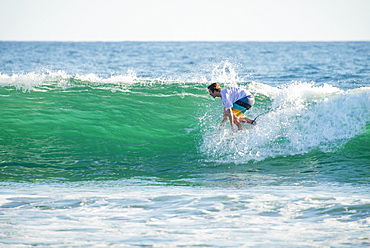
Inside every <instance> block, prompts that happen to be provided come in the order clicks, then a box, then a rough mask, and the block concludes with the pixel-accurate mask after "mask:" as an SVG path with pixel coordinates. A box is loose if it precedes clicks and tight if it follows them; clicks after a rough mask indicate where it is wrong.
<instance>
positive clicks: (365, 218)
mask: <svg viewBox="0 0 370 248" xmlns="http://www.w3.org/2000/svg"><path fill="white" fill-rule="evenodd" d="M214 82H218V83H220V84H221V86H222V87H224V88H226V87H231V86H239V87H243V88H246V89H248V90H249V91H251V92H252V93H253V94H254V95H255V98H256V104H255V105H254V106H253V108H251V109H250V111H248V112H247V116H248V117H249V118H252V119H253V118H255V117H258V118H257V120H256V121H257V123H258V124H257V125H256V126H251V125H249V124H244V130H242V131H239V132H235V133H233V132H232V131H231V129H230V127H229V125H225V127H224V128H221V129H219V125H220V122H221V117H222V105H221V101H220V99H219V98H216V99H213V98H212V97H211V96H210V95H209V94H208V91H207V86H208V85H209V84H211V83H214ZM0 246H1V247H369V246H370V42H323V43H321V42H272V43H269V42H235V43H234V42H118V43H114V42H86V43H84V42H77V43H74V42H0Z"/></svg>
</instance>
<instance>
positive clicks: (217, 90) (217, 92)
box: [208, 83, 221, 98]
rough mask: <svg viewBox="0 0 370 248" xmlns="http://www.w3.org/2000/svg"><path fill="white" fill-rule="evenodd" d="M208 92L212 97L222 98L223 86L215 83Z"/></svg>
mask: <svg viewBox="0 0 370 248" xmlns="http://www.w3.org/2000/svg"><path fill="white" fill-rule="evenodd" d="M208 91H209V94H210V95H211V96H213V97H214V98H215V97H220V96H221V86H220V85H219V84H218V83H213V84H211V85H210V86H208Z"/></svg>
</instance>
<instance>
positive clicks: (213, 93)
mask: <svg viewBox="0 0 370 248" xmlns="http://www.w3.org/2000/svg"><path fill="white" fill-rule="evenodd" d="M208 92H209V94H210V95H211V96H213V98H216V97H217V91H214V92H212V91H211V90H210V89H208Z"/></svg>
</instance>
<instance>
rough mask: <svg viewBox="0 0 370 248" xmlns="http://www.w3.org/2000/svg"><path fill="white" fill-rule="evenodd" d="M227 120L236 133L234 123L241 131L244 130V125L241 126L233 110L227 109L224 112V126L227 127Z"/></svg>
mask: <svg viewBox="0 0 370 248" xmlns="http://www.w3.org/2000/svg"><path fill="white" fill-rule="evenodd" d="M227 119H229V120H230V126H231V130H233V131H234V126H233V123H235V125H236V126H237V127H238V129H239V130H243V126H242V124H240V122H239V119H238V117H236V116H235V114H234V113H233V111H232V110H231V108H229V109H226V110H225V111H224V118H223V120H222V126H223V125H225V122H226V120H227Z"/></svg>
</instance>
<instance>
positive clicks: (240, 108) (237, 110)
mask: <svg viewBox="0 0 370 248" xmlns="http://www.w3.org/2000/svg"><path fill="white" fill-rule="evenodd" d="M253 104H254V97H253V96H252V95H249V96H246V97H243V98H241V99H239V100H238V101H236V102H234V103H233V107H232V108H231V110H232V111H233V113H234V114H235V115H236V116H237V117H238V118H239V117H242V116H244V113H245V111H247V110H248V109H250V108H251V107H252V106H253Z"/></svg>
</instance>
